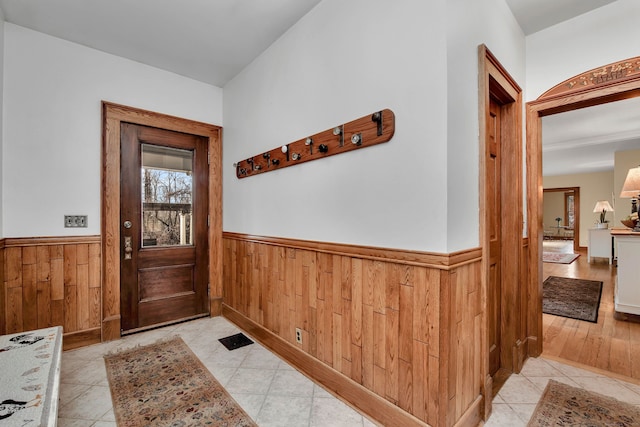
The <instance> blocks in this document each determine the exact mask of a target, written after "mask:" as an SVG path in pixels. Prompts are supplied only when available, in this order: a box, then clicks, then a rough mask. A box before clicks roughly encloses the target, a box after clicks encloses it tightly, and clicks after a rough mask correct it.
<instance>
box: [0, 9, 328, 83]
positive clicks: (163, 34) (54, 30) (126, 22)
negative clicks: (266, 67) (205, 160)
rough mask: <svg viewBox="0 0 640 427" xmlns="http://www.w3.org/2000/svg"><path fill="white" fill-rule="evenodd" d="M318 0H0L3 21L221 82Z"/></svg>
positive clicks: (246, 63) (206, 80) (203, 78)
mask: <svg viewBox="0 0 640 427" xmlns="http://www.w3.org/2000/svg"><path fill="white" fill-rule="evenodd" d="M319 2H320V0H135V1H132V0H102V1H97V0H55V1H52V0H0V8H1V9H2V12H4V16H5V20H6V21H8V22H11V23H14V24H17V25H20V26H23V27H27V28H31V29H33V30H36V31H39V32H42V33H46V34H50V35H52V36H56V37H59V38H61V39H65V40H69V41H72V42H76V43H79V44H82V45H85V46H89V47H92V48H95V49H98V50H101V51H104V52H108V53H112V54H114V55H118V56H122V57H124V58H129V59H132V60H134V61H138V62H142V63H144V64H148V65H152V66H154V67H157V68H161V69H164V70H168V71H172V72H174V73H177V74H180V75H183V76H186V77H191V78H193V79H195V80H199V81H202V82H205V83H210V84H212V85H215V86H219V87H222V86H224V84H225V83H227V82H228V81H229V80H230V79H231V78H233V77H234V76H235V75H236V74H238V73H239V72H240V71H241V70H242V69H243V68H244V67H246V66H247V65H248V64H249V63H250V62H251V61H253V60H254V59H255V58H256V57H257V56H258V55H260V54H261V53H262V52H264V50H265V49H267V48H268V47H269V46H270V45H271V44H272V43H273V42H274V41H275V40H276V39H278V38H279V37H280V36H281V35H282V34H284V32H285V31H287V29H289V28H290V27H291V26H292V25H293V24H295V23H296V22H297V21H298V20H299V19H300V18H301V17H302V16H304V15H305V14H306V13H307V12H309V11H310V10H311V9H313V7H314V6H315V5H317V4H318V3H319Z"/></svg>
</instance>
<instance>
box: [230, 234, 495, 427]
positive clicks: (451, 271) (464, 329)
mask: <svg viewBox="0 0 640 427" xmlns="http://www.w3.org/2000/svg"><path fill="white" fill-rule="evenodd" d="M313 248H314V244H313V242H308V241H299V240H293V239H291V240H290V239H282V238H277V239H272V240H270V239H269V238H266V237H256V236H245V235H240V234H234V233H225V234H224V236H223V249H224V256H223V259H224V269H223V272H224V274H223V279H224V280H223V283H224V288H223V302H224V304H223V314H224V315H225V316H227V317H229V318H230V319H231V320H232V321H234V322H236V323H238V324H240V326H242V327H245V328H246V327H248V326H247V325H251V327H252V328H258V329H259V330H260V334H261V337H258V338H263V337H262V336H267V337H268V339H267V342H265V345H267V346H270V347H271V348H272V349H274V351H276V352H278V353H279V354H280V355H281V356H283V357H285V358H287V360H290V361H292V362H293V363H294V364H296V366H299V364H300V363H299V360H298V359H299V358H300V357H301V356H300V354H303V355H304V359H305V360H307V358H311V359H312V360H314V361H316V362H318V363H322V365H323V366H324V367H326V368H327V369H324V370H323V375H322V377H319V376H317V375H316V372H315V371H314V369H311V366H310V365H309V364H308V362H305V363H303V366H302V368H305V367H306V368H308V369H304V370H305V373H306V374H307V375H309V376H310V377H313V378H314V379H316V380H318V381H320V382H322V383H323V384H325V385H327V386H328V387H330V388H331V384H332V383H335V382H336V381H338V382H345V381H347V378H348V379H349V381H352V382H353V383H354V384H357V385H358V386H359V387H362V388H363V389H364V390H366V392H362V393H357V394H354V393H353V392H349V393H343V392H342V391H341V389H339V388H338V389H333V388H331V389H332V390H334V391H335V392H336V393H337V394H338V395H340V396H341V397H342V398H343V399H344V400H346V401H348V402H349V403H350V404H352V405H355V406H357V407H359V408H361V409H362V410H363V411H365V412H366V413H367V414H368V415H369V416H371V417H373V418H377V417H381V415H379V414H377V413H376V408H377V407H378V406H379V404H376V399H379V398H381V399H384V400H385V401H386V402H388V403H389V404H390V405H392V406H393V407H394V408H397V409H398V410H399V411H403V412H406V413H407V414H410V415H411V416H410V417H408V418H407V419H408V420H409V419H413V417H415V419H417V420H420V421H421V422H424V423H428V424H429V425H432V426H450V425H454V424H455V423H456V421H458V420H461V422H462V424H463V425H476V424H477V422H479V421H480V410H479V409H480V408H481V407H482V405H481V404H480V403H483V400H482V396H481V395H480V391H481V389H482V387H481V385H482V384H483V380H484V379H483V374H482V372H483V370H482V368H481V363H482V358H481V351H482V348H483V346H482V339H483V331H484V329H483V325H484V308H483V306H482V298H481V294H482V292H481V289H480V287H481V281H480V278H481V270H480V267H481V264H480V261H481V258H480V254H481V251H480V249H472V250H470V251H465V252H464V253H462V252H461V253H456V254H427V253H413V252H409V251H407V252H402V251H397V250H386V249H375V248H369V247H364V248H362V254H363V255H362V256H358V255H357V252H358V251H357V249H356V248H357V247H354V246H351V245H339V244H330V243H324V242H322V243H318V244H317V246H316V248H317V249H315V250H314V249H313ZM452 259H456V260H458V263H457V264H456V263H455V262H452ZM296 328H299V329H300V330H301V331H302V342H301V343H299V342H296V333H295V330H296ZM280 340H282V341H283V342H286V345H281V344H278V345H275V346H274V345H270V344H269V343H274V342H280ZM283 348H286V349H283ZM290 349H295V350H296V351H294V352H292V351H291V350H290ZM298 353H300V354H298ZM292 355H293V356H292ZM291 358H293V359H295V360H292V359H291ZM296 360H298V362H296ZM314 363H315V362H314ZM314 366H315V365H314ZM327 372H330V373H332V375H333V378H332V379H331V380H328V379H327V378H326V375H327V374H326V373H327ZM355 396H357V397H355ZM371 396H376V399H372V398H371ZM363 399H364V400H363ZM378 403H379V402H378ZM391 413H393V411H391ZM387 416H392V415H390V413H387V414H386V415H385V416H384V417H387ZM384 417H383V418H384ZM379 421H381V422H382V421H388V418H384V419H379Z"/></svg>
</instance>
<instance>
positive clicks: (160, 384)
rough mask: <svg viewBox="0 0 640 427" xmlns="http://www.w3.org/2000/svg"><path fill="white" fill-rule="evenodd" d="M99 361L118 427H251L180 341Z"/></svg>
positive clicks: (242, 412) (132, 350)
mask: <svg viewBox="0 0 640 427" xmlns="http://www.w3.org/2000/svg"><path fill="white" fill-rule="evenodd" d="M104 360H105V364H106V367H107V377H108V379H109V387H110V389H111V399H112V400H113V410H114V412H115V415H116V420H117V423H118V425H119V426H131V427H133V426H143V425H144V426H214V425H215V426H234V427H235V426H256V424H255V423H254V422H253V421H252V420H251V418H250V417H249V416H248V415H247V414H246V412H244V411H243V410H242V408H241V407H240V406H239V405H238V404H237V403H236V401H235V400H233V398H232V397H231V396H230V395H229V394H228V393H227V391H226V390H225V389H224V388H223V387H222V386H221V385H220V383H218V381H216V379H215V378H214V377H213V375H211V373H210V372H209V371H208V370H207V368H206V367H205V366H204V365H203V364H202V362H201V361H200V359H198V358H197V357H196V355H195V354H193V352H192V351H191V349H190V348H189V347H188V346H187V345H186V344H185V343H184V341H182V338H180V337H174V338H171V339H169V340H163V341H159V342H156V343H154V344H151V345H148V346H144V347H137V348H134V349H131V350H126V351H123V352H121V353H116V354H110V355H107V356H105V357H104Z"/></svg>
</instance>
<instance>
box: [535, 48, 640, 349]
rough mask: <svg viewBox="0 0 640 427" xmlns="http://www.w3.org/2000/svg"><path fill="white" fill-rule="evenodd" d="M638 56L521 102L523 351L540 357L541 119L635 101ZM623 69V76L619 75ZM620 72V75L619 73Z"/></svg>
mask: <svg viewBox="0 0 640 427" xmlns="http://www.w3.org/2000/svg"><path fill="white" fill-rule="evenodd" d="M632 64H636V66H638V65H640V57H634V58H630V59H625V60H623V61H618V62H614V63H612V64H608V65H605V66H604V67H598V68H595V69H593V70H589V71H587V72H585V73H582V74H578V75H577V76H575V77H572V78H570V79H568V80H565V81H564V82H562V83H560V84H558V85H556V86H554V87H553V88H551V89H549V90H548V91H546V92H545V93H543V94H542V95H541V96H540V97H539V98H538V99H536V100H535V101H530V102H527V103H526V120H527V121H526V123H527V126H526V127H527V131H526V134H527V140H526V151H527V157H526V162H527V163H526V168H527V173H526V176H527V210H528V212H527V213H528V215H527V216H528V218H529V221H528V230H527V231H528V233H527V234H528V236H529V242H530V245H529V248H530V250H529V264H530V269H529V286H528V292H529V295H530V298H531V301H535V302H536V303H535V304H530V306H529V307H528V309H529V314H528V321H529V337H535V339H533V340H530V344H529V352H530V355H531V356H538V355H540V354H541V353H542V331H543V329H542V233H543V226H542V217H543V211H542V200H543V191H542V190H543V185H542V117H544V116H548V115H552V114H556V113H561V112H564V111H572V110H577V109H580V108H584V107H589V106H593V105H600V104H606V103H608V102H613V101H620V100H623V99H629V98H635V97H638V96H640V71H638V70H640V67H637V69H636V70H634V69H633V68H630V67H629V66H630V65H632ZM624 70H626V71H624ZM623 71H624V72H623Z"/></svg>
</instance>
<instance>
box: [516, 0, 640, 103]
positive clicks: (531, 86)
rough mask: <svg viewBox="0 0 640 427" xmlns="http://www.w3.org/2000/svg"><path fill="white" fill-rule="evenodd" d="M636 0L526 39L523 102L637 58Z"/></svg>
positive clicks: (638, 10)
mask: <svg viewBox="0 0 640 427" xmlns="http://www.w3.org/2000/svg"><path fill="white" fill-rule="evenodd" d="M639 16H640V1H638V0H617V1H615V2H613V3H610V4H608V5H606V6H603V7H600V8H598V9H596V10H593V11H591V12H589V13H586V14H584V15H580V16H578V17H576V18H574V19H571V20H569V21H566V22H564V23H561V24H558V25H555V26H553V27H551V28H548V29H546V30H542V31H539V32H537V33H535V34H532V35H530V36H528V37H527V41H526V42H527V100H533V99H536V98H538V97H539V96H540V95H541V94H542V93H544V92H545V91H547V90H548V89H551V88H552V87H553V86H555V85H557V84H558V83H561V82H563V81H564V80H566V79H569V78H571V77H573V76H575V75H577V74H580V73H583V72H585V71H588V70H590V69H593V68H596V67H600V66H602V65H606V64H610V63H612V62H616V61H619V60H623V59H626V58H630V57H633V56H638V55H640V52H639V50H638V44H637V40H640V25H638V17H639Z"/></svg>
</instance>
